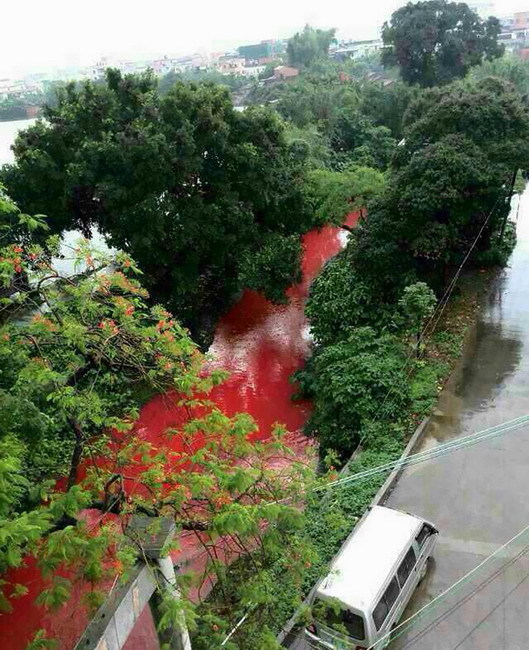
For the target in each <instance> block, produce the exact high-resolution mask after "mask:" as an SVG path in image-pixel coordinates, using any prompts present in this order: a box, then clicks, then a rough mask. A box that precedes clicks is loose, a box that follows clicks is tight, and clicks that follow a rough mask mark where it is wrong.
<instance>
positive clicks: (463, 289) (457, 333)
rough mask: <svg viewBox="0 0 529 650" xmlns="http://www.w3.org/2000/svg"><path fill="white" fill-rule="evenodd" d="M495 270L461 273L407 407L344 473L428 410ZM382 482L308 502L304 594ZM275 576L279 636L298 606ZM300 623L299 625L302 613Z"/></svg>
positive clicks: (379, 460)
mask: <svg viewBox="0 0 529 650" xmlns="http://www.w3.org/2000/svg"><path fill="white" fill-rule="evenodd" d="M499 272H500V269H499V268H494V269H487V270H483V269H475V270H472V271H468V272H464V273H463V274H462V276H461V278H460V280H459V283H458V289H457V291H456V292H455V294H456V295H454V296H453V297H452V299H451V301H450V302H449V304H448V305H447V307H446V309H445V310H444V311H443V314H442V316H441V318H440V319H439V322H438V324H437V327H436V329H435V332H434V333H433V335H432V337H431V339H430V341H428V345H427V347H426V350H425V354H424V356H423V358H422V359H421V360H420V361H419V362H418V363H417V368H416V370H415V372H414V374H413V377H412V379H411V384H412V396H413V400H412V402H411V404H410V406H409V408H408V409H407V410H406V412H403V413H402V415H401V418H400V419H399V421H398V422H396V423H395V424H394V426H393V427H392V430H391V431H388V432H387V435H385V436H383V437H380V438H377V439H376V440H370V441H366V442H365V443H364V445H363V448H362V449H361V450H359V453H357V454H355V456H354V460H353V461H352V462H351V463H350V464H349V467H348V470H347V471H348V473H351V474H354V473H357V472H359V471H361V470H366V469H369V468H372V467H376V466H378V465H381V464H383V463H386V462H388V461H392V460H395V459H398V458H399V457H400V455H401V454H402V451H403V450H404V448H405V447H406V445H407V443H408V441H409V440H410V438H411V436H412V435H413V433H414V431H415V430H416V429H417V427H418V425H419V424H420V423H421V421H422V420H423V419H424V418H426V417H427V416H429V415H431V414H432V412H434V410H435V406H436V404H437V401H438V397H439V394H440V393H441V391H442V390H443V388H444V386H445V385H446V383H447V382H448V381H449V379H450V377H451V375H452V373H453V371H454V369H455V368H456V367H457V364H458V363H459V361H460V358H461V356H462V354H463V351H464V349H465V348H466V347H467V346H468V345H471V341H472V337H473V332H474V325H475V322H476V318H477V315H478V313H479V312H480V310H481V309H482V308H483V305H484V304H485V301H486V298H487V295H488V291H489V288H490V286H491V282H493V281H494V279H495V278H496V276H497V275H498V273H499ZM388 473H389V472H388ZM386 478H387V474H384V475H381V476H377V477H376V478H372V479H370V480H367V481H365V482H363V483H360V484H355V486H354V488H351V487H342V488H334V489H333V490H332V492H331V491H330V492H329V493H328V495H326V497H325V499H324V500H323V501H322V499H321V494H319V495H317V497H316V498H309V499H308V501H307V504H306V513H307V515H308V517H307V519H308V527H307V530H306V531H304V534H305V535H306V536H307V537H308V538H309V539H310V540H311V542H312V544H313V547H314V549H315V551H316V554H315V557H317V560H316V561H315V562H314V563H313V564H312V565H311V566H310V567H307V571H306V574H305V575H304V576H303V578H302V580H303V591H304V593H305V594H306V593H308V592H309V591H310V589H311V587H312V586H313V584H314V583H315V582H316V581H317V579H318V578H319V577H320V576H321V575H322V574H323V573H324V571H325V567H326V565H327V563H328V562H329V561H330V560H331V559H332V557H333V556H334V555H335V554H336V552H337V551H338V549H339V548H340V546H341V544H342V543H343V542H344V540H345V539H346V537H347V536H348V535H349V534H350V532H351V529H352V527H353V526H354V523H355V522H356V521H357V520H358V519H359V518H360V517H361V516H362V514H363V513H364V511H365V509H366V508H367V507H368V506H369V504H370V503H371V502H372V500H373V498H374V496H375V495H376V494H377V492H378V490H379V489H380V487H381V486H382V484H383V483H384V481H385V480H386ZM275 577H276V580H275V581H274V585H275V598H276V599H277V600H278V602H277V607H276V621H275V624H274V629H275V631H276V632H277V633H279V632H280V631H281V629H282V626H283V625H284V624H285V623H286V621H287V620H288V619H289V618H290V617H291V616H292V615H293V613H294V612H295V610H296V608H297V607H298V606H299V605H300V603H299V601H298V600H297V599H298V598H299V593H300V590H299V583H298V582H296V580H295V579H292V580H291V579H290V577H289V576H288V575H287V574H285V572H284V571H283V570H282V562H281V559H279V561H278V563H277V575H276V576H275ZM246 613H247V612H245V611H243V610H241V611H240V612H238V614H239V615H240V616H243V615H244V614H246ZM300 624H301V625H303V615H302V616H301V618H300ZM254 625H256V623H255V622H254V621H253V620H252V614H251V613H250V615H249V616H248V618H247V619H246V621H245V624H244V626H242V627H241V629H240V631H239V632H238V633H237V638H236V641H237V642H239V643H240V647H242V648H246V647H248V648H249V647H251V637H252V627H253V626H254ZM285 645H287V646H288V647H296V648H298V647H299V648H302V647H305V646H304V645H303V642H302V641H300V640H299V639H296V634H295V631H294V633H293V634H291V635H289V637H288V639H287V641H286V642H285Z"/></svg>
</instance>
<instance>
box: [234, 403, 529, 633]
mask: <svg viewBox="0 0 529 650" xmlns="http://www.w3.org/2000/svg"><path fill="white" fill-rule="evenodd" d="M528 424H529V415H523V416H521V417H519V418H516V419H514V420H510V421H508V422H505V423H503V424H501V425H497V426H495V427H491V428H489V429H484V430H483V431H479V432H478V433H474V434H470V435H468V436H465V437H464V438H456V439H455V440H451V441H449V442H447V443H444V444H443V445H439V446H438V447H435V448H434V449H431V450H427V451H424V452H418V453H417V454H413V455H411V456H408V458H406V459H404V460H401V459H398V460H395V461H391V462H389V463H384V464H382V465H378V466H377V467H373V468H370V469H368V470H365V471H363V472H358V473H357V474H352V475H351V476H347V477H345V478H341V479H337V480H336V481H332V482H330V483H327V484H325V485H323V486H318V487H316V488H312V490H309V493H310V492H314V491H318V490H321V489H328V488H333V487H342V486H347V485H350V484H351V483H357V482H360V481H364V480H367V479H369V478H372V477H373V476H376V475H378V474H383V473H386V472H388V471H390V470H391V469H395V468H396V467H399V468H405V467H408V466H411V465H416V464H418V463H422V462H425V461H428V460H433V459H435V458H439V457H442V456H446V455H448V454H449V453H452V452H454V451H458V450H459V449H463V448H467V447H471V446H473V445H476V444H478V443H480V442H483V441H484V440H490V439H492V438H495V437H497V436H499V435H502V434H504V433H508V432H511V431H515V430H516V429H519V428H521V427H523V426H525V425H528ZM288 500H289V499H283V500H281V501H274V502H271V504H276V503H286V502H287V501H288ZM432 602H433V601H432ZM254 607H255V605H253V604H252V605H250V607H249V609H248V611H247V612H246V613H245V614H244V615H243V616H242V617H241V619H240V620H239V621H238V622H237V623H236V625H235V626H234V627H233V628H232V629H231V631H230V633H229V634H228V635H227V636H226V638H225V639H224V641H223V642H222V643H221V646H224V645H225V644H226V643H227V642H228V641H229V639H230V638H231V637H232V636H233V635H234V634H235V632H236V631H237V630H238V629H239V627H240V626H241V625H242V624H243V623H244V622H245V620H246V619H247V618H248V616H249V614H250V612H251V611H252V609H253V608H254Z"/></svg>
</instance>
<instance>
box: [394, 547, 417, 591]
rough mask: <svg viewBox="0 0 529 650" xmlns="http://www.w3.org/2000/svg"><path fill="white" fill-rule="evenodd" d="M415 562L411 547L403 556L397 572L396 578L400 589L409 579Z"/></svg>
mask: <svg viewBox="0 0 529 650" xmlns="http://www.w3.org/2000/svg"><path fill="white" fill-rule="evenodd" d="M415 561H416V558H415V551H414V550H413V547H412V548H410V550H409V551H408V552H407V553H406V555H405V556H404V559H403V560H402V562H401V563H400V566H399V568H398V571H397V576H398V579H399V584H400V588H401V589H402V587H404V585H405V584H406V580H407V579H408V578H409V576H410V573H411V572H412V570H413V567H414V566H415Z"/></svg>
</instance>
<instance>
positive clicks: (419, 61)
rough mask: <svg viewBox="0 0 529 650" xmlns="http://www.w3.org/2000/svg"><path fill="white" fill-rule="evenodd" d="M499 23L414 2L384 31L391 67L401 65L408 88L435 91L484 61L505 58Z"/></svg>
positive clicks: (461, 8)
mask: <svg viewBox="0 0 529 650" xmlns="http://www.w3.org/2000/svg"><path fill="white" fill-rule="evenodd" d="M500 31H501V27H500V22H499V20H498V19H497V18H493V17H490V18H488V19H487V20H482V19H481V18H480V17H479V16H478V14H477V13H476V12H475V11H473V10H472V9H470V8H469V7H468V5H466V4H465V3H462V2H459V3H457V2H448V1H447V0H428V1H426V2H425V1H421V2H415V3H412V2H408V4H406V5H405V6H403V7H401V8H400V9H397V11H395V12H394V13H393V15H392V17H391V20H390V22H389V23H385V24H384V27H383V30H382V38H383V41H384V50H383V53H382V61H383V63H384V64H385V65H389V66H392V65H398V66H399V68H400V72H401V75H402V78H403V80H404V81H406V82H407V83H411V84H415V83H417V84H419V85H421V86H425V87H429V86H436V85H439V84H446V83H449V82H450V81H452V80H453V79H457V78H461V77H464V76H465V75H466V74H467V72H468V70H469V69H470V68H471V67H472V66H475V65H478V64H480V63H481V62H482V61H483V59H494V58H496V57H498V56H501V55H502V54H503V46H502V45H499V44H498V42H497V37H498V34H499V33H500Z"/></svg>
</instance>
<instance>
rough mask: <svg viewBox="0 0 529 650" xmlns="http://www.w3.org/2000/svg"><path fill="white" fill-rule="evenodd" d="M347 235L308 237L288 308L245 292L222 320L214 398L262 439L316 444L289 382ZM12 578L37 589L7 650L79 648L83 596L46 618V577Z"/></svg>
mask: <svg viewBox="0 0 529 650" xmlns="http://www.w3.org/2000/svg"><path fill="white" fill-rule="evenodd" d="M357 219H358V215H357V214H351V215H349V217H348V219H347V224H348V225H350V226H351V225H355V224H356V221H357ZM344 233H345V231H344V230H341V229H339V228H333V227H325V228H323V229H321V230H319V231H312V232H309V233H307V234H306V235H305V236H304V237H303V248H304V255H303V263H302V281H301V282H300V283H299V284H297V285H295V286H293V287H291V288H290V289H289V290H288V292H287V293H288V298H289V302H288V304H286V305H274V304H272V303H270V302H268V301H267V300H266V299H265V298H263V297H262V296H261V295H259V294H257V293H255V292H253V291H245V292H244V294H243V295H242V297H241V299H240V300H239V302H238V303H237V304H236V305H235V306H234V307H233V308H232V309H231V310H230V311H229V312H228V313H227V314H226V315H225V316H224V317H223V318H222V319H221V320H220V322H219V324H218V326H217V329H216V332H215V338H214V341H213V345H212V346H211V349H210V352H211V353H212V354H213V356H214V362H213V363H214V364H215V365H218V366H219V367H222V368H225V369H226V370H228V371H229V372H230V373H231V374H230V377H229V379H228V380H227V381H226V382H224V383H223V384H222V385H221V386H218V387H217V388H215V389H214V391H213V392H212V394H211V399H213V400H214V401H215V403H216V404H217V405H218V406H219V407H220V408H222V410H223V411H224V412H225V413H227V414H228V415H233V414H235V413H238V412H241V411H245V412H247V413H250V415H252V416H253V417H254V419H255V420H256V422H257V424H258V426H259V437H260V438H266V437H267V436H268V435H269V433H270V430H271V427H272V426H273V425H274V423H275V422H280V423H282V424H284V425H285V427H286V428H287V430H288V431H289V432H290V434H289V442H290V444H291V446H293V447H294V448H296V449H297V450H298V451H299V452H302V450H303V447H304V446H305V445H307V444H308V441H307V439H306V438H305V437H304V436H303V435H302V427H303V424H304V422H305V420H306V419H307V416H308V414H309V411H310V405H309V404H308V403H306V402H292V400H291V397H292V394H293V392H294V390H295V388H294V386H293V385H292V384H291V383H290V381H289V378H290V375H291V374H292V373H293V372H294V371H295V370H297V369H298V368H299V367H300V366H301V365H302V364H303V362H304V360H305V359H306V357H307V355H308V352H309V345H310V341H309V338H308V324H307V321H306V318H305V316H304V303H305V300H306V298H307V295H308V289H309V286H310V283H311V282H312V280H313V279H314V277H315V276H316V274H317V273H318V272H319V270H320V269H321V268H322V266H323V264H324V263H325V262H326V261H327V260H328V259H329V258H331V257H332V256H333V255H335V254H336V253H337V252H338V251H339V250H340V248H341V247H342V245H343V243H344ZM180 420H181V416H180V414H179V412H178V410H177V408H176V407H175V406H174V404H173V403H171V402H169V401H168V400H164V399H163V397H162V396H160V397H157V398H154V399H153V400H151V402H149V403H148V404H147V405H146V406H145V407H144V408H143V409H142V411H141V414H140V418H139V421H138V425H137V427H138V429H140V430H141V429H143V431H144V432H145V434H146V437H147V438H148V439H150V440H151V441H155V440H157V439H159V437H161V435H162V433H163V431H164V430H165V429H166V428H168V427H171V426H175V425H177V424H179V421H180ZM175 443H176V444H177V441H175ZM185 550H186V557H187V559H191V560H192V561H194V562H195V564H196V565H200V562H201V558H200V555H199V554H198V553H197V554H196V557H195V558H194V560H193V554H194V553H195V551H196V549H193V548H187V549H185ZM7 577H8V579H9V580H10V581H15V582H20V583H22V584H24V585H26V586H27V587H29V592H28V594H27V595H26V596H23V597H22V598H19V599H18V600H16V601H13V604H14V610H13V612H11V613H10V614H7V615H3V616H2V617H0V649H1V650H22V649H23V648H24V647H25V646H26V644H27V642H28V640H29V639H30V638H31V636H32V635H33V633H34V632H35V631H36V630H38V629H39V628H45V629H46V630H47V631H48V632H49V634H50V635H51V636H53V637H55V638H58V639H61V642H60V646H59V647H60V648H61V649H64V650H69V649H70V648H73V646H74V645H75V641H76V639H77V638H78V637H79V635H80V634H81V633H82V630H83V629H84V627H85V625H86V615H85V613H84V612H83V609H82V607H81V606H80V604H79V595H80V594H74V596H73V597H72V599H71V601H70V603H69V604H68V605H66V606H64V607H63V608H62V609H61V610H60V611H59V612H57V613H55V614H53V615H50V614H45V613H44V612H43V611H42V609H41V608H38V607H36V606H35V605H34V604H33V601H34V599H35V597H36V595H37V594H38V593H39V591H40V590H41V589H42V579H41V578H40V575H39V573H38V571H36V569H35V568H34V565H33V563H32V562H31V560H27V562H26V566H24V567H22V568H20V569H18V570H17V571H12V572H11V573H10V574H9V576H7ZM125 647H126V650H151V649H153V650H154V649H155V648H158V644H157V641H156V638H155V633H154V628H153V624H152V619H151V618H150V614H149V611H148V608H146V611H145V612H144V614H143V615H142V619H141V620H140V621H139V622H138V624H137V625H136V627H135V629H134V631H133V632H132V634H131V635H130V637H129V639H128V641H127V643H126V646H125Z"/></svg>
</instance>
